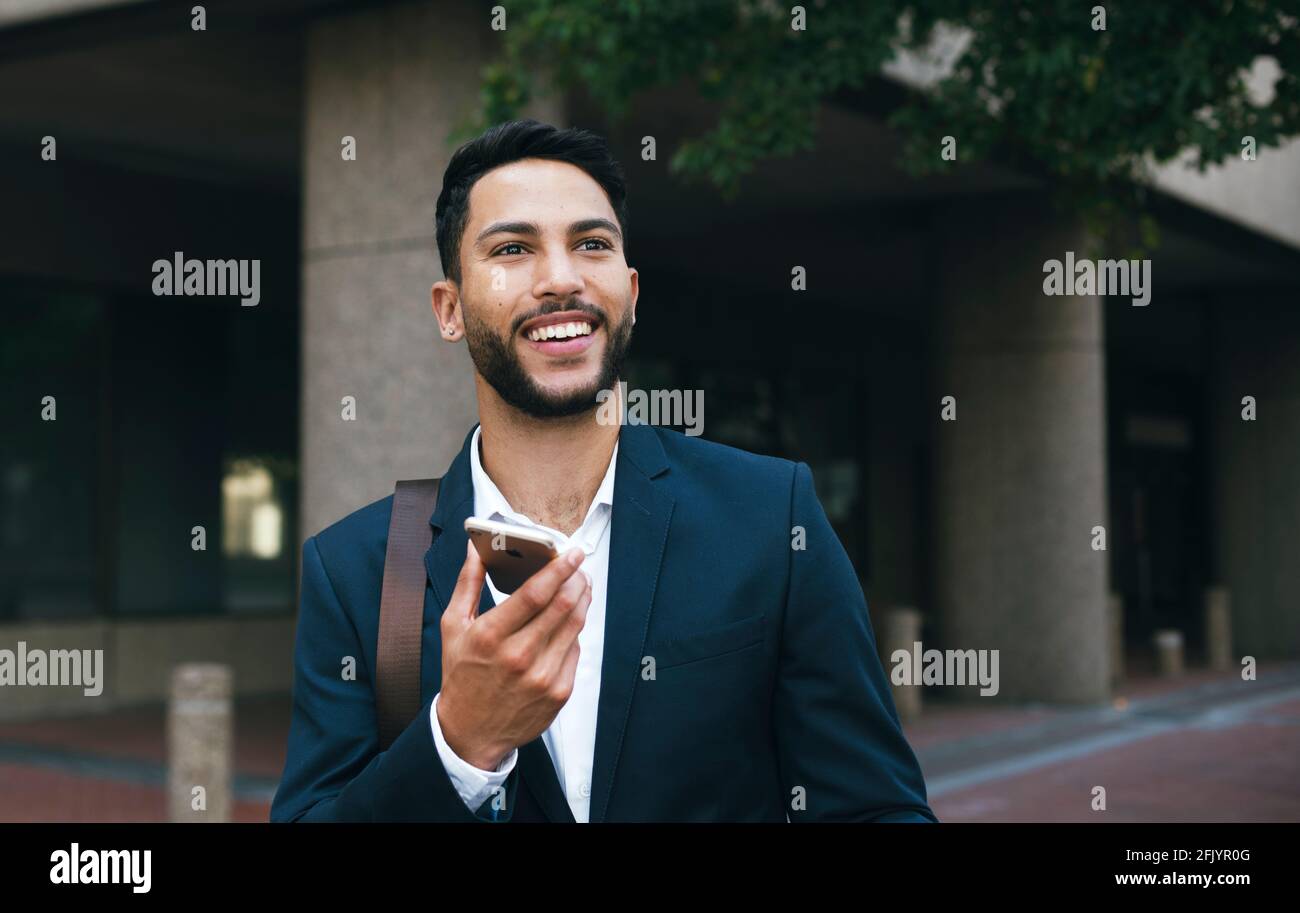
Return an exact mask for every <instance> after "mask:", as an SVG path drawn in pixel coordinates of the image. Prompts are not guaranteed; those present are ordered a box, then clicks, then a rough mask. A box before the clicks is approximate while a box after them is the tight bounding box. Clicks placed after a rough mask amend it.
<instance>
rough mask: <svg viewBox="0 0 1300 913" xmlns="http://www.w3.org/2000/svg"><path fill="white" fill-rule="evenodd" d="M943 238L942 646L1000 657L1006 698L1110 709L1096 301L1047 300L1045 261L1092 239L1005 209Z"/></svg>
mask: <svg viewBox="0 0 1300 913" xmlns="http://www.w3.org/2000/svg"><path fill="white" fill-rule="evenodd" d="M936 234H937V235H938V240H939V244H938V246H937V250H936V258H935V264H934V271H933V272H934V274H935V276H936V280H935V281H936V283H937V302H938V307H937V311H936V314H935V342H936V347H935V348H936V357H935V369H936V370H935V375H934V376H935V380H936V387H935V389H934V390H933V392H932V399H931V402H930V403H929V404H928V405H929V407H930V408H931V409H932V410H933V412H932V415H933V419H932V428H933V434H934V473H935V475H934V489H933V495H934V508H933V509H934V520H933V532H934V587H935V604H936V605H935V608H936V611H937V615H938V617H937V622H938V625H939V630H940V634H941V638H942V643H939V644H935V646H936V647H940V648H943V649H962V650H965V649H997V650H999V651H1001V652H1000V655H999V661H1000V677H1001V689H1000V697H1002V698H1004V699H1006V700H1010V701H1026V700H1034V701H1055V702H1067V703H1069V702H1096V701H1103V700H1106V699H1107V697H1108V695H1109V683H1108V679H1109V674H1110V673H1109V665H1110V663H1109V651H1108V622H1107V607H1106V601H1107V589H1108V587H1107V578H1108V572H1107V564H1108V556H1107V553H1106V552H1105V551H1094V550H1093V548H1092V541H1093V538H1094V536H1093V528H1094V527H1097V526H1105V525H1106V524H1107V509H1106V465H1105V453H1106V428H1105V389H1104V369H1105V360H1104V355H1105V353H1104V336H1103V333H1102V318H1103V313H1102V302H1101V300H1100V299H1099V298H1097V297H1094V296H1079V297H1074V296H1060V297H1049V296H1046V295H1044V293H1043V278H1044V273H1043V264H1044V262H1045V261H1047V260H1049V259H1058V260H1063V259H1064V257H1065V253H1066V251H1068V250H1073V251H1074V252H1075V255H1076V257H1085V256H1090V254H1088V253H1086V241H1085V236H1084V233H1083V232H1082V230H1080V229H1079V228H1077V227H1076V226H1074V225H1072V224H1070V223H1068V222H1062V221H1060V219H1059V217H1055V216H1054V215H1053V214H1052V213H1051V212H1050V210H1047V209H1046V208H1045V207H1039V206H1037V205H1029V204H1025V205H1019V204H1017V205H1012V204H1011V203H1008V201H1007V200H1003V199H997V200H982V201H980V202H979V203H978V204H977V205H965V206H962V207H960V208H958V207H954V208H952V209H951V210H949V211H946V212H943V213H941V214H940V217H939V219H938V221H937V230H936ZM944 396H953V397H955V398H956V416H957V417H956V420H955V421H943V420H941V415H940V408H941V406H940V400H941V398H942V397H944Z"/></svg>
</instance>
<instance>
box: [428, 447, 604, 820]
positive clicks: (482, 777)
mask: <svg viewBox="0 0 1300 913" xmlns="http://www.w3.org/2000/svg"><path fill="white" fill-rule="evenodd" d="M480 432H481V429H479V428H476V429H474V437H473V440H471V441H470V474H471V477H472V479H473V484H474V516H476V517H479V518H481V519H487V520H501V521H505V522H509V523H517V524H520V525H523V526H528V527H531V528H533V529H539V530H543V531H545V532H547V533H550V534H551V535H552V536H554V537H555V540H556V541H557V542H558V543H561V544H560V554H563V553H564V552H566V551H568V550H569V549H570V548H572V547H574V546H580V547H581V548H582V550H583V551H584V552H585V553H586V556H587V557H586V558H584V559H583V562H582V564H581V568H582V570H584V571H585V572H586V573H587V574H588V576H590V577H591V605H590V606H589V607H588V608H587V619H586V622H585V623H584V625H583V628H582V631H581V632H580V633H579V634H578V649H579V651H580V652H579V655H578V668H577V670H576V672H575V674H574V681H573V691H572V693H571V694H570V695H569V700H568V701H567V702H565V705H564V706H563V707H562V708H561V709H560V712H559V714H558V715H557V716H556V717H555V719H554V720H553V721H552V722H551V725H550V727H548V728H547V730H546V731H545V732H543V733H542V741H543V742H544V743H545V745H546V750H547V751H548V752H550V755H551V762H552V763H553V764H554V765H555V774H556V777H557V778H558V779H559V781H560V788H561V789H562V790H563V791H564V795H565V797H566V798H567V799H568V800H569V807H570V808H571V809H573V817H574V818H575V819H576V820H577V821H579V822H581V823H583V824H586V823H587V822H589V821H590V818H591V769H592V759H593V755H594V754H595V748H596V708H597V704H598V701H599V698H600V665H601V658H602V657H603V655H604V652H605V650H604V647H605V594H606V591H607V586H606V584H607V583H608V578H609V536H610V520H611V517H612V515H613V512H614V466H615V465H616V464H617V462H618V444H617V442H616V443H615V444H614V452H613V453H612V454H611V455H610V459H609V468H608V469H606V470H605V478H604V479H603V480H602V481H601V483H600V487H599V488H598V489H597V490H596V497H595V498H593V499H592V502H591V507H590V509H588V511H587V517H586V519H585V520H583V521H582V525H581V526H579V527H578V529H577V530H576V531H575V532H574V534H573V535H572V536H565V535H564V534H563V533H561V532H560V531H559V530H555V529H551V528H550V527H548V526H542V525H541V524H540V523H534V522H533V521H532V520H530V519H529V518H528V517H525V516H524V515H523V514H520V513H516V512H515V511H514V510H512V509H511V507H510V502H509V501H507V500H506V499H505V496H504V495H502V494H501V490H500V489H499V488H497V486H496V484H495V483H493V481H492V480H491V479H490V478H489V477H488V474H487V473H486V472H484V471H483V461H482V459H481V458H480V457H479V434H480ZM488 591H489V592H490V593H491V594H492V599H493V600H494V602H495V603H496V604H497V605H500V604H501V603H502V602H503V601H504V600H505V599H506V598H507V597H506V594H504V593H502V592H501V591H500V590H498V589H497V588H496V587H495V586H493V585H492V578H491V576H490V575H489V577H488ZM429 716H430V724H431V725H432V726H433V742H434V744H435V745H436V746H437V748H438V756H439V757H440V758H441V759H442V765H443V767H445V768H446V770H447V775H448V777H450V778H451V782H452V785H454V786H455V787H456V792H458V793H459V794H460V797H461V799H463V800H464V801H465V805H466V806H468V807H469V808H470V809H471V810H475V809H477V808H478V807H479V806H480V805H482V804H483V803H484V802H485V801H486V800H487V799H488V797H490V796H491V795H492V794H493V793H494V791H496V790H497V789H498V788H499V787H501V786H502V784H504V783H505V781H506V778H507V777H509V776H510V771H511V770H513V769H514V766H515V762H516V761H517V760H518V758H519V749H518V748H513V749H511V751H510V754H508V755H506V757H505V758H503V759H502V760H501V763H500V764H498V765H497V768H496V770H482V769H480V768H478V767H475V766H473V765H472V764H470V763H469V762H468V761H465V760H464V759H462V758H461V757H459V756H458V755H457V754H456V753H455V752H454V751H452V750H451V747H450V746H448V744H447V740H446V738H444V737H443V734H442V727H441V726H440V725H439V724H438V696H435V697H434V699H433V704H432V706H431V707H430V710H429Z"/></svg>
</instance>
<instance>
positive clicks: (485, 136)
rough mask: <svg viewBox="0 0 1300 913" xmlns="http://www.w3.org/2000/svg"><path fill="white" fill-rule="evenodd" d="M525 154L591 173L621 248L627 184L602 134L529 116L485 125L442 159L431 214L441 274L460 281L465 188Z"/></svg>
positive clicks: (466, 199) (466, 214)
mask: <svg viewBox="0 0 1300 913" xmlns="http://www.w3.org/2000/svg"><path fill="white" fill-rule="evenodd" d="M526 158H539V159H553V160H555V161H560V162H568V163H569V164H571V165H576V166H577V167H579V168H581V169H582V170H583V171H585V172H587V174H589V175H591V177H592V179H593V180H594V181H595V182H596V183H597V184H599V185H600V186H601V188H602V189H603V190H604V191H605V195H606V196H608V197H609V203H610V206H611V207H613V209H614V215H615V216H616V217H617V218H618V227H619V230H620V231H622V233H623V245H624V248H626V246H627V185H626V181H625V178H624V176H623V169H622V167H621V166H620V165H619V164H618V162H616V161H615V160H614V157H613V156H612V155H610V152H609V146H608V144H607V143H606V142H605V140H604V138H603V137H601V136H600V135H599V134H596V133H593V132H591V131H590V130H583V129H581V128H578V127H569V128H567V129H564V130H561V129H560V128H558V127H553V126H551V125H550V124H543V123H539V122H538V121H535V120H532V119H526V120H512V121H506V122H505V123H501V124H497V125H496V126H494V127H489V128H488V129H487V130H485V131H483V133H482V135H480V136H477V137H475V138H474V139H472V140H470V141H469V142H468V143H466V144H465V145H463V146H461V147H460V148H459V149H457V150H456V152H455V154H453V155H452V157H451V161H450V162H448V163H447V170H446V172H445V173H444V174H443V176H442V192H441V193H439V194H438V208H437V210H436V215H435V218H436V220H437V240H438V256H439V258H440V259H441V260H442V274H443V275H444V276H446V277H447V278H449V279H452V280H453V281H455V282H456V283H459V282H460V281H461V277H460V242H461V239H462V238H463V237H464V234H465V225H466V223H467V222H468V221H469V192H470V188H472V187H473V186H474V184H475V182H476V181H478V179H479V178H481V177H482V176H483V175H485V174H487V173H488V172H489V171H491V170H492V169H493V168H498V167H500V166H501V165H508V164H509V163H510V162H515V161H518V160H520V159H526Z"/></svg>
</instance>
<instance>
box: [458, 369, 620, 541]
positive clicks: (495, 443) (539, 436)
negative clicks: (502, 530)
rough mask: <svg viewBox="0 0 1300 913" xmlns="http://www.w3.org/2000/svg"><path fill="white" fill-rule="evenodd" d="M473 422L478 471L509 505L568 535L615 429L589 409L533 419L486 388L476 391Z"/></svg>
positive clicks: (591, 494)
mask: <svg viewBox="0 0 1300 913" xmlns="http://www.w3.org/2000/svg"><path fill="white" fill-rule="evenodd" d="M615 389H617V388H615ZM485 392H487V393H488V395H486V396H485V395H484V394H485ZM479 424H480V426H481V431H480V435H479V445H480V448H481V452H480V454H479V458H480V460H481V461H482V463H483V471H484V472H486V473H487V474H488V478H490V479H491V480H492V482H493V483H494V484H495V485H496V487H497V488H498V489H500V491H501V494H502V495H503V496H505V499H506V500H507V501H509V502H510V507H511V508H512V509H514V510H515V511H517V512H518V513H521V514H523V515H524V516H526V517H528V519H530V520H532V521H533V522H534V523H540V524H541V525H543V526H549V527H550V528H551V529H557V530H559V531H560V532H562V533H564V534H565V535H566V536H571V535H573V533H574V532H575V531H576V530H577V529H578V527H579V526H581V525H582V521H583V519H584V518H586V516H587V511H588V510H589V509H590V508H591V502H592V501H593V500H594V499H595V497H596V492H597V490H599V488H600V483H601V481H603V480H604V478H605V473H606V472H607V471H608V469H609V461H610V458H611V456H612V455H613V453H614V445H615V444H616V443H617V442H618V432H619V426H618V425H602V424H600V423H599V422H597V421H596V409H595V407H594V406H593V408H592V410H591V411H590V412H584V413H581V414H579V415H572V416H566V417H564V418H547V419H538V418H533V417H531V416H528V415H525V414H523V413H522V412H520V411H519V410H517V409H515V408H514V407H513V406H510V405H507V404H506V403H504V402H502V401H501V399H500V398H499V397H498V396H497V395H496V391H495V390H491V389H490V388H489V390H488V391H484V390H482V389H480V390H479Z"/></svg>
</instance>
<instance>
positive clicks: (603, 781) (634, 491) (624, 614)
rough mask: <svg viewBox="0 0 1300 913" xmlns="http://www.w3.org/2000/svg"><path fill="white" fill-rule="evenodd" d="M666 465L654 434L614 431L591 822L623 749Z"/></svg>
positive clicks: (663, 536) (638, 429)
mask: <svg viewBox="0 0 1300 913" xmlns="http://www.w3.org/2000/svg"><path fill="white" fill-rule="evenodd" d="M667 470H668V460H667V457H666V456H665V455H664V450H663V444H662V443H660V441H659V437H658V432H656V431H655V430H654V429H652V428H649V427H647V426H642V425H626V426H624V427H623V429H622V430H621V432H620V435H619V447H618V466H617V468H616V469H615V473H614V513H613V517H612V528H611V529H610V543H609V581H608V585H607V595H606V607H605V646H604V657H603V659H602V660H601V671H600V703H599V709H598V711H597V715H596V749H595V757H594V759H593V767H592V777H591V815H590V820H591V822H592V823H598V822H601V821H604V820H605V813H606V811H607V810H608V808H609V800H610V795H611V793H612V791H613V787H614V773H615V771H616V769H617V767H618V758H619V753H620V751H621V749H622V746H623V731H624V729H625V728H626V726H627V718H628V712H629V711H630V709H631V706H632V694H633V691H634V690H635V689H636V683H637V681H638V679H639V678H640V675H641V656H642V650H643V648H644V646H645V637H646V631H647V630H648V628H649V624H650V608H651V605H652V604H653V602H654V595H655V587H656V585H657V584H658V582H659V567H660V563H661V562H662V560H663V552H664V543H665V542H666V541H667V538H668V525H669V522H670V520H671V518H672V512H673V504H674V503H675V502H674V500H673V498H672V497H671V496H669V495H668V494H667V493H666V492H665V491H663V490H662V488H661V487H660V486H657V485H656V484H655V482H654V481H653V480H654V479H655V478H656V477H658V476H659V475H661V474H663V473H664V472H666V471H667Z"/></svg>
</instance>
